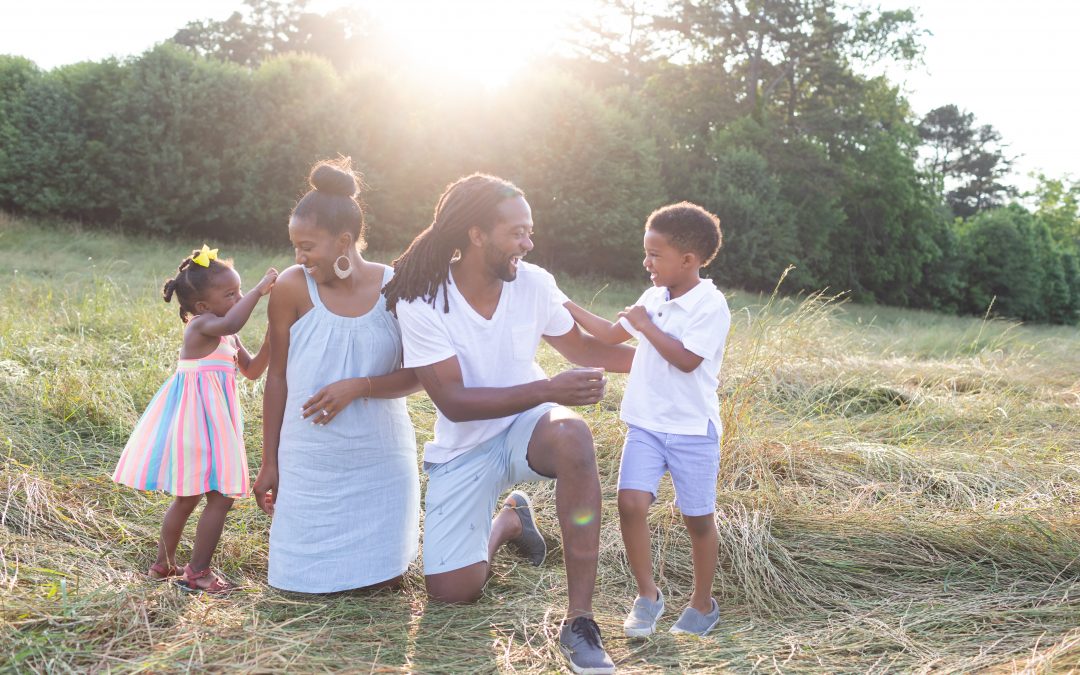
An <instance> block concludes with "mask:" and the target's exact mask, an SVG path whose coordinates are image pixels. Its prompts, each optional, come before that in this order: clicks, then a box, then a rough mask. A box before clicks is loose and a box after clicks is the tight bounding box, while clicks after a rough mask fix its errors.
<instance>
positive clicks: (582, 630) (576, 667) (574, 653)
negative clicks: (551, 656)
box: [559, 616, 615, 675]
mask: <svg viewBox="0 0 1080 675" xmlns="http://www.w3.org/2000/svg"><path fill="white" fill-rule="evenodd" d="M559 651H561V652H562V653H563V656H565V657H566V660H567V661H569V662H570V670H573V671H574V672H575V673H579V675H606V674H607V673H614V672H615V664H614V663H612V661H611V657H610V656H608V655H607V652H606V651H604V643H603V642H602V641H601V638H600V627H599V626H597V625H596V622H595V621H593V620H592V619H591V618H589V617H587V616H579V617H577V618H576V619H574V620H573V621H572V622H570V623H565V622H564V623H563V627H562V630H561V631H559Z"/></svg>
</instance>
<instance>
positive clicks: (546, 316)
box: [385, 174, 633, 673]
mask: <svg viewBox="0 0 1080 675" xmlns="http://www.w3.org/2000/svg"><path fill="white" fill-rule="evenodd" d="M532 232H533V221H532V211H531V209H530V208H529V204H528V202H526V201H525V197H524V195H523V194H522V192H521V190H519V189H518V188H517V187H515V186H514V185H512V184H511V183H508V182H507V181H504V180H502V179H499V178H495V177H494V176H486V175H482V174H474V175H472V176H468V177H466V178H462V179H460V180H458V181H457V182H455V183H453V184H452V185H450V186H449V187H448V188H447V189H446V191H445V192H444V193H443V195H442V197H440V199H439V202H438V205H437V206H436V209H435V218H434V221H433V222H432V224H431V226H430V227H428V228H427V229H426V230H424V232H422V233H421V234H420V235H419V236H417V238H416V239H415V240H414V241H413V242H412V244H410V246H409V248H408V250H406V251H405V253H404V254H403V255H402V256H401V257H400V258H399V259H398V260H397V261H395V263H394V268H395V273H394V278H393V279H392V280H391V281H390V283H389V284H388V285H387V286H386V289H385V293H386V298H387V305H388V307H389V308H390V310H391V311H394V312H396V314H397V316H398V319H399V322H400V324H401V331H402V342H403V344H404V351H405V367H407V368H414V369H415V370H416V374H417V376H418V377H419V379H420V382H421V384H422V385H423V386H424V388H425V389H426V390H427V392H428V395H429V396H430V397H431V400H432V401H434V403H435V406H436V407H437V408H438V418H437V420H436V423H435V439H434V440H433V441H432V442H430V443H428V444H427V446H426V448H425V452H424V459H425V462H424V465H425V469H426V470H427V472H428V487H427V495H426V499H425V509H426V511H425V513H426V515H425V525H424V530H425V532H424V574H425V583H426V585H427V590H428V595H429V596H430V597H431V598H433V599H436V600H441V601H444V602H469V601H472V600H475V599H476V598H478V597H479V596H480V594H481V592H482V590H483V587H484V584H485V582H486V581H487V578H488V576H489V575H490V573H491V561H492V559H493V558H494V555H495V553H496V551H497V550H498V549H499V548H500V547H501V546H502V545H503V544H506V543H510V544H511V545H513V546H515V547H516V548H518V549H519V550H521V551H522V552H524V553H525V554H526V555H527V556H528V557H529V558H530V560H531V562H532V563H533V564H536V565H539V564H541V563H542V562H543V560H544V556H545V554H546V546H545V544H544V540H543V537H541V536H540V533H539V532H538V531H537V529H536V524H535V521H534V519H533V514H532V511H531V505H530V504H529V501H528V497H527V496H526V495H525V494H524V493H523V492H519V491H515V492H512V493H511V494H510V496H509V497H508V498H507V499H506V501H505V502H504V504H503V507H502V508H501V509H500V511H499V513H498V515H496V516H495V518H494V519H493V520H489V519H490V518H491V513H492V511H493V510H494V507H495V503H496V500H497V499H498V497H499V495H500V494H502V492H503V491H504V490H505V489H507V488H508V487H511V486H513V485H515V484H517V483H520V482H523V481H532V480H546V479H555V480H556V488H555V501H556V511H557V513H558V518H559V527H560V529H561V530H562V537H563V551H564V554H563V555H564V561H565V564H566V576H567V590H568V595H569V607H568V608H567V612H566V618H565V620H564V622H563V627H562V630H561V632H560V635H559V643H560V648H561V650H562V652H563V654H565V655H566V657H567V658H568V660H569V661H570V666H571V668H572V669H573V670H574V672H577V673H610V672H614V665H613V664H612V661H611V659H610V658H609V657H608V655H607V653H606V652H605V651H604V648H603V643H602V641H601V636H600V629H599V628H598V627H597V625H596V622H595V621H593V619H592V595H593V589H594V586H595V582H596V564H597V555H598V550H599V538H600V481H599V476H598V474H597V468H596V456H595V451H594V448H593V442H592V434H591V433H590V431H589V428H588V427H587V426H586V424H585V422H584V421H583V420H582V419H581V417H580V416H578V415H577V414H575V413H574V412H572V411H571V410H568V409H567V408H565V407H563V406H569V405H588V404H592V403H595V402H597V401H599V400H600V399H601V398H602V397H603V394H604V386H605V384H606V379H605V378H604V376H603V371H602V370H601V369H600V368H606V369H607V370H613V371H619V372H626V371H628V370H629V368H630V363H631V361H632V359H633V350H632V349H630V348H628V347H624V346H614V347H613V346H608V345H604V344H602V343H600V342H599V341H597V340H595V339H593V338H591V337H589V336H586V335H584V334H583V333H582V332H581V331H580V330H579V329H578V327H577V325H576V324H575V323H574V320H573V318H572V317H571V316H570V313H569V312H568V311H567V310H566V308H565V307H564V306H563V303H565V302H566V301H567V298H566V296H565V295H563V293H562V292H561V291H559V289H558V287H557V286H556V284H555V280H554V278H553V277H552V276H551V275H550V274H548V273H547V272H546V271H544V270H543V269H541V268H539V267H536V266H534V265H530V264H528V263H525V262H523V261H522V257H524V256H525V254H527V253H528V252H529V251H530V250H532V248H533V244H532ZM541 337H543V338H544V339H545V340H546V341H547V342H548V344H550V345H551V346H553V347H554V348H555V349H556V350H558V351H559V352H560V353H561V354H562V355H563V356H565V357H566V358H567V359H569V360H570V361H572V362H574V363H577V364H579V365H582V366H593V367H590V368H579V369H575V370H569V371H566V372H563V373H559V374H558V375H556V376H555V377H552V378H547V377H546V376H545V375H544V373H543V371H542V370H541V369H540V367H539V366H538V365H537V364H536V361H535V356H536V349H537V347H538V346H539V343H540V339H541Z"/></svg>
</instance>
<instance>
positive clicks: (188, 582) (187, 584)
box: [176, 565, 236, 595]
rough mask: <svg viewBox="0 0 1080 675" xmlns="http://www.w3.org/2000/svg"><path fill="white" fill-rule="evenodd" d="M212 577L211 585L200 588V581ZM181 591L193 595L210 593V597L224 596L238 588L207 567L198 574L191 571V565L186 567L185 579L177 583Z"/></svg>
mask: <svg viewBox="0 0 1080 675" xmlns="http://www.w3.org/2000/svg"><path fill="white" fill-rule="evenodd" d="M206 577H211V579H210V583H209V584H207V585H206V586H200V585H199V584H198V583H197V582H198V580H199V579H205V578H206ZM176 583H177V585H178V586H180V588H181V589H183V590H185V591H189V592H192V593H209V594H210V595H224V594H226V593H228V592H230V591H234V590H236V586H234V585H233V584H230V583H229V582H227V581H224V580H223V579H222V578H221V577H219V576H218V575H216V574H214V573H213V572H212V571H210V568H209V567H207V568H206V569H204V570H199V571H198V572H196V571H195V570H193V569H191V565H184V578H183V579H182V580H180V581H177V582H176Z"/></svg>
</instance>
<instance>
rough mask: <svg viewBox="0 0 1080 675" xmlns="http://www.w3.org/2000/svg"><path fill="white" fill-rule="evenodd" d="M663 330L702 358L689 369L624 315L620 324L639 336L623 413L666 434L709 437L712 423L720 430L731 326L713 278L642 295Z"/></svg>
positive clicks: (629, 419) (641, 302)
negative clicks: (672, 294)
mask: <svg viewBox="0 0 1080 675" xmlns="http://www.w3.org/2000/svg"><path fill="white" fill-rule="evenodd" d="M636 304H638V305H642V306H644V307H645V311H647V312H648V313H649V316H650V317H651V318H652V321H653V323H655V324H656V325H657V326H658V327H659V328H660V330H662V331H664V332H665V333H667V334H668V335H670V336H672V337H673V338H675V339H676V340H679V341H680V342H682V344H683V346H684V347H686V348H687V349H688V350H689V351H691V352H693V353H694V354H697V355H698V356H700V357H701V358H702V361H701V364H700V365H698V367H697V368H695V369H694V370H693V371H691V372H689V373H684V372H683V371H681V370H679V369H678V368H676V367H675V366H673V365H671V364H670V363H668V362H667V360H666V359H664V357H663V356H661V355H660V352H658V351H657V350H656V347H654V346H653V345H652V343H651V342H649V340H648V339H647V338H645V337H644V336H643V335H642V334H641V333H640V332H639V331H637V330H635V329H634V327H633V326H631V325H630V322H629V321H627V320H626V319H625V318H623V319H619V323H620V324H621V325H622V327H623V328H625V329H626V331H627V332H628V333H630V334H631V335H633V336H634V337H636V338H637V339H638V346H637V352H636V353H635V354H634V363H633V365H632V366H631V367H630V379H629V381H628V382H627V385H626V391H625V393H624V394H623V401H622V413H621V415H620V417H621V418H622V420H623V421H624V422H626V423H627V424H633V425H634V426H636V427H641V428H643V429H648V430H649V431H656V432H660V433H667V434H684V435H688V436H704V435H706V434H708V432H709V422H710V421H711V422H712V423H713V424H714V425H715V426H716V431H717V433H720V432H721V424H720V399H719V397H718V396H717V395H716V388H717V386H719V384H720V381H719V376H720V365H721V362H722V360H723V358H724V344H725V342H726V341H727V334H728V329H729V328H731V311H730V310H729V309H728V304H727V299H726V298H725V297H724V294H723V293H721V292H720V290H719V289H717V288H716V285H715V284H713V282H712V280H711V279H702V280H701V281H699V282H698V284H697V285H696V286H694V287H693V288H691V289H690V290H689V291H687V292H686V293H684V294H682V295H681V296H679V297H678V298H675V299H674V300H671V299H669V298H668V289H667V288H665V287H662V286H654V287H652V288H650V289H648V290H647V291H645V292H644V293H642V295H641V298H639V299H638V301H637V303H636Z"/></svg>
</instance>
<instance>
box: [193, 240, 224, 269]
mask: <svg viewBox="0 0 1080 675" xmlns="http://www.w3.org/2000/svg"><path fill="white" fill-rule="evenodd" d="M217 252H218V250H217V249H216V248H210V247H209V246H207V245H206V244H203V245H202V250H201V251H199V252H198V253H197V254H196V255H195V256H193V257H192V258H191V262H193V263H195V264H196V265H202V266H203V267H210V261H211V260H217Z"/></svg>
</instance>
